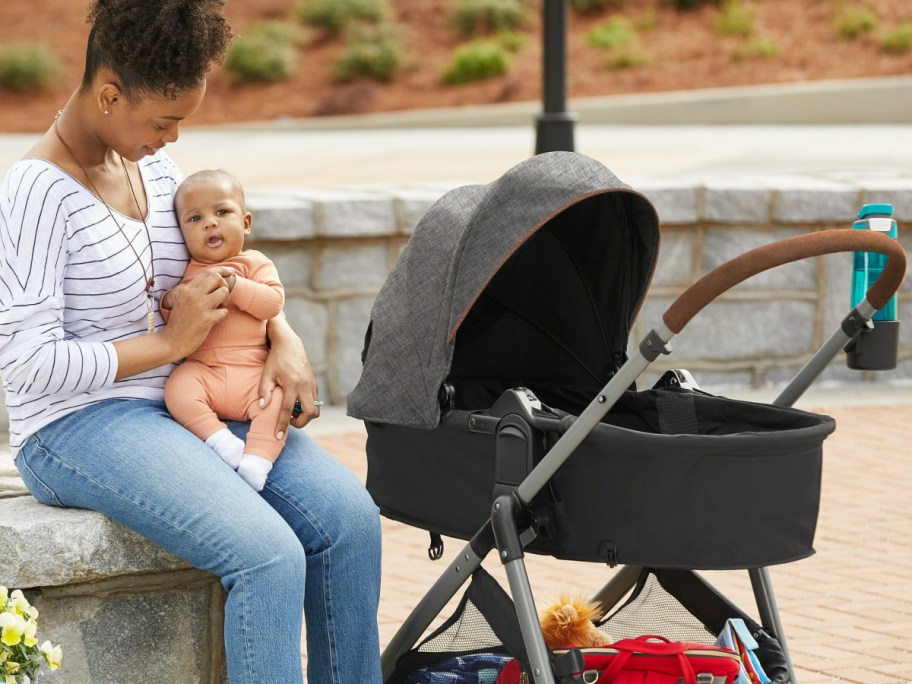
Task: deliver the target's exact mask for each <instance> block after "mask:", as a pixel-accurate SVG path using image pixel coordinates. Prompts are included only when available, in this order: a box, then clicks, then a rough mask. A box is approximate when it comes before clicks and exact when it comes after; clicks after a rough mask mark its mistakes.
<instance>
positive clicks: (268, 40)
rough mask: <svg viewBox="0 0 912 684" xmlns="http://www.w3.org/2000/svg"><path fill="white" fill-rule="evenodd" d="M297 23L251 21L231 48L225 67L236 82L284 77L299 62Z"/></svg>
mask: <svg viewBox="0 0 912 684" xmlns="http://www.w3.org/2000/svg"><path fill="white" fill-rule="evenodd" d="M295 41H296V33H295V31H294V27H291V26H288V25H286V24H283V22H280V21H263V22H259V23H256V24H252V25H251V26H250V27H249V28H248V29H247V32H246V33H245V34H244V35H242V36H241V37H239V38H238V39H237V40H235V41H234V42H233V43H232V44H231V47H230V48H229V49H228V56H227V57H226V59H225V71H226V72H227V74H228V77H229V79H230V80H231V81H232V82H234V83H253V82H275V81H284V80H287V79H289V78H291V77H292V76H294V74H295V72H296V71H297V65H298V52H297V49H296V48H295Z"/></svg>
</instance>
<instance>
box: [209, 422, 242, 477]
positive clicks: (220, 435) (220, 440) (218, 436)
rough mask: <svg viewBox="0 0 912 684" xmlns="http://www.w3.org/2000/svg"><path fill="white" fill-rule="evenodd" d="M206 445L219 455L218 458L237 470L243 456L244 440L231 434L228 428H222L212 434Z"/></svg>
mask: <svg viewBox="0 0 912 684" xmlns="http://www.w3.org/2000/svg"><path fill="white" fill-rule="evenodd" d="M206 444H208V445H209V447H210V448H211V449H212V450H213V451H214V452H215V453H217V454H218V455H219V457H220V458H221V459H222V460H223V461H224V462H225V463H227V464H228V465H230V466H231V467H232V468H234V469H235V470H237V468H238V466H239V465H240V464H241V456H243V454H244V440H242V439H240V438H239V437H235V436H234V435H233V434H231V430H229V429H228V428H222V429H221V430H218V431H217V432H214V433H212V434H211V435H210V436H209V437H208V439H206Z"/></svg>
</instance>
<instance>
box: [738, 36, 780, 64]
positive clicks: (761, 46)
mask: <svg viewBox="0 0 912 684" xmlns="http://www.w3.org/2000/svg"><path fill="white" fill-rule="evenodd" d="M778 54H779V46H778V45H776V43H774V42H773V41H771V40H770V39H769V38H761V37H759V36H757V37H754V38H751V39H750V40H748V41H747V42H746V43H744V44H743V45H739V46H738V47H737V48H735V50H734V51H733V52H732V59H733V60H734V61H736V62H742V61H744V60H746V59H755V58H760V59H768V58H770V57H775V56H776V55H778Z"/></svg>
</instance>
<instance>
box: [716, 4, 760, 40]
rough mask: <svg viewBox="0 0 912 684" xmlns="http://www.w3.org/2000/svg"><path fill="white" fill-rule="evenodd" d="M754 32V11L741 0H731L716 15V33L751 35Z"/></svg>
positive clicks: (721, 34)
mask: <svg viewBox="0 0 912 684" xmlns="http://www.w3.org/2000/svg"><path fill="white" fill-rule="evenodd" d="M753 32H754V17H753V13H752V12H751V11H750V10H749V9H748V8H746V7H745V6H744V5H742V4H741V3H740V2H739V0H729V2H726V3H725V4H724V5H723V6H722V11H721V12H720V13H719V16H717V17H716V33H717V34H719V35H720V36H749V35H750V34H751V33H753Z"/></svg>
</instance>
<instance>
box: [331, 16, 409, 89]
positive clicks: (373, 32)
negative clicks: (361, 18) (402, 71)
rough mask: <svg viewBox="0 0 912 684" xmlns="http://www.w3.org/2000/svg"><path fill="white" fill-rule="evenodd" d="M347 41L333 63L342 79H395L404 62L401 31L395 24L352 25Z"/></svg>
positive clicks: (348, 80) (345, 80) (337, 75)
mask: <svg viewBox="0 0 912 684" xmlns="http://www.w3.org/2000/svg"><path fill="white" fill-rule="evenodd" d="M345 43H346V45H345V49H344V50H343V51H342V54H341V55H339V58H338V59H337V60H336V62H335V64H334V65H333V71H334V72H335V74H336V78H338V79H339V80H340V81H343V82H346V83H347V82H350V81H355V80H357V79H359V78H369V79H373V80H375V81H384V82H386V81H392V80H393V77H394V76H395V75H396V72H397V71H398V70H399V68H400V67H401V65H402V47H401V41H400V32H399V30H398V29H397V28H396V27H394V26H390V25H386V26H384V25H381V26H373V27H371V26H357V27H352V28H351V29H349V31H348V34H347V36H346V40H345Z"/></svg>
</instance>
